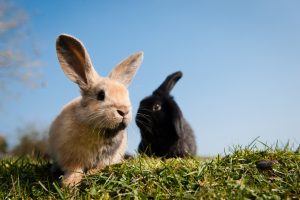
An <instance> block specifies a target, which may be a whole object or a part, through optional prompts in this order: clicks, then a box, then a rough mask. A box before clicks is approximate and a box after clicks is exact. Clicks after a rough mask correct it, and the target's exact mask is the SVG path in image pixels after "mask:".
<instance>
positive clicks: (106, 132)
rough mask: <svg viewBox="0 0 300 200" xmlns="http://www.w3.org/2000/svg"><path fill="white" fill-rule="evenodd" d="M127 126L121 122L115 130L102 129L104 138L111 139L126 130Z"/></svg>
mask: <svg viewBox="0 0 300 200" xmlns="http://www.w3.org/2000/svg"><path fill="white" fill-rule="evenodd" d="M127 125H128V124H127V123H126V122H125V121H122V122H120V123H119V124H118V125H117V126H116V127H115V128H106V129H104V133H103V135H104V136H105V137H106V138H112V137H114V136H116V135H118V134H119V133H120V132H121V131H123V130H125V129H126V128H127Z"/></svg>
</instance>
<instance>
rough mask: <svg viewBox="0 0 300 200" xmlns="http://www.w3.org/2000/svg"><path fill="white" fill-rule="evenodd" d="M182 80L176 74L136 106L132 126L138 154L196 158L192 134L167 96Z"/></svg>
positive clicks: (181, 115) (174, 104)
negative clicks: (137, 135)
mask: <svg viewBox="0 0 300 200" xmlns="http://www.w3.org/2000/svg"><path fill="white" fill-rule="evenodd" d="M181 77H182V72H180V71H178V72H175V73H173V74H170V75H169V76H168V77H167V78H166V80H165V81H164V82H163V83H162V84H161V85H160V86H159V87H158V88H157V89H156V90H154V92H153V93H152V95H151V96H148V97H146V98H144V99H143V100H142V101H141V102H140V107H139V109H138V112H137V115H136V119H135V120H136V123H137V126H138V127H139V128H140V132H141V138H142V139H141V142H140V144H139V147H138V151H139V152H140V153H145V154H146V155H153V156H158V157H165V158H170V157H184V156H193V155H195V154H196V149H197V147H196V141H195V136H194V134H193V130H192V128H191V127H190V125H189V124H188V123H187V121H186V120H185V119H184V117H183V114H182V112H181V110H180V108H179V106H178V105H177V103H176V102H175V101H174V99H173V97H172V96H171V95H170V91H171V90H172V88H173V87H174V85H175V84H176V82H177V81H178V80H179V79H180V78H181Z"/></svg>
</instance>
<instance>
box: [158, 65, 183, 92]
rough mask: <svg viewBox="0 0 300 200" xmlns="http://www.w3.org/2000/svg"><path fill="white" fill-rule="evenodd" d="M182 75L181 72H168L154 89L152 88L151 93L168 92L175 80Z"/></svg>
mask: <svg viewBox="0 0 300 200" xmlns="http://www.w3.org/2000/svg"><path fill="white" fill-rule="evenodd" d="M181 77H182V72H181V71H177V72H175V73H173V74H170V75H169V76H168V77H167V78H166V79H165V81H164V82H163V83H162V84H161V85H160V86H159V87H158V88H157V89H156V90H154V92H153V94H169V93H170V92H171V90H172V89H173V87H174V86H175V84H176V82H177V81H178V80H179V79H180V78H181Z"/></svg>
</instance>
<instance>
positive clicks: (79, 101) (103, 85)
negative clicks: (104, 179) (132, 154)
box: [49, 35, 142, 186]
mask: <svg viewBox="0 0 300 200" xmlns="http://www.w3.org/2000/svg"><path fill="white" fill-rule="evenodd" d="M73 46H74V47H75V48H76V49H75V50H73V49H72V48H73ZM78 49H79V50H78ZM82 51H83V52H82ZM57 54H58V58H59V61H60V63H61V66H62V68H63V70H64V72H65V73H66V75H67V76H68V77H69V78H70V79H71V80H72V81H74V82H75V83H77V84H78V85H79V87H80V88H81V94H82V96H81V97H78V98H76V99H74V100H73V101H71V102H70V103H68V104H67V105H65V106H64V108H63V109H62V112H61V113H60V114H59V115H58V116H57V118H56V119H55V120H54V122H53V123H52V125H51V128H50V132H49V153H50V155H51V156H52V158H53V160H54V162H55V163H57V164H58V165H59V166H60V168H61V169H62V170H63V171H64V177H63V180H62V183H63V185H66V186H74V185H77V184H78V183H79V182H80V181H81V179H82V176H83V174H84V172H87V173H88V174H91V173H95V172H97V171H99V170H101V169H103V168H104V167H106V166H107V165H111V164H115V163H118V162H121V161H122V160H123V157H124V154H125V151H126V148H127V133H126V130H125V129H124V128H125V127H127V126H128V124H129V123H130V121H131V115H132V114H131V104H130V100H129V94H128V91H127V88H126V86H127V85H128V83H129V82H130V81H131V79H132V77H133V76H134V74H135V71H136V70H137V69H138V67H139V65H140V63H141V60H142V54H141V53H138V54H136V55H133V56H131V57H129V58H128V59H129V60H128V59H126V60H125V61H123V62H122V63H121V64H122V67H120V65H118V66H117V67H115V68H114V70H113V71H112V72H111V74H114V75H113V76H109V78H105V77H100V76H99V75H98V74H97V73H96V71H95V70H94V68H93V66H92V64H91V62H90V60H89V56H88V53H87V52H86V50H85V48H84V46H83V45H82V43H81V42H80V41H79V40H78V39H76V38H74V37H72V36H68V35H61V36H60V37H59V38H58V40H57ZM82 55H84V56H82ZM73 57H74V58H73ZM78 60H80V62H81V63H82V64H78V62H77V61H78ZM74 63H75V64H74ZM124 63H128V64H127V65H125V64H124ZM74 65H76V66H75V67H74ZM122 70H123V73H122ZM128 71H131V72H130V73H128ZM116 74H118V75H116ZM122 76H124V77H123V78H122ZM85 79H86V80H85ZM122 80H125V82H123V81H122ZM101 90H103V91H105V99H104V100H103V101H101V100H98V99H97V94H98V92H99V91H101ZM120 112H121V113H124V114H122V115H121V114H120ZM120 124H124V125H125V127H123V126H121V127H120Z"/></svg>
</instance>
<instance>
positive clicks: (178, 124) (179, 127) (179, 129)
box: [173, 117, 183, 137]
mask: <svg viewBox="0 0 300 200" xmlns="http://www.w3.org/2000/svg"><path fill="white" fill-rule="evenodd" d="M173 123H174V129H175V131H176V135H177V136H178V137H180V136H181V133H183V121H182V117H177V118H176V119H174V121H173Z"/></svg>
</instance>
